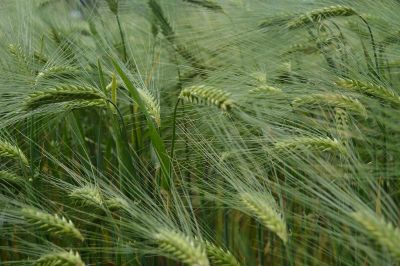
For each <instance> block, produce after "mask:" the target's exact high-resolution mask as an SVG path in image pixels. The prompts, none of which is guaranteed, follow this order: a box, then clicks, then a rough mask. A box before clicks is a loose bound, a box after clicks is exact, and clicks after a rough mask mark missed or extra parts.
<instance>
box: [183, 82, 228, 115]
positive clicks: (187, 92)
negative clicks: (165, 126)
mask: <svg viewBox="0 0 400 266" xmlns="http://www.w3.org/2000/svg"><path fill="white" fill-rule="evenodd" d="M179 98H180V99H182V100H184V101H188V102H192V103H197V104H205V105H215V106H217V107H218V108H220V109H221V110H222V111H230V110H231V109H232V108H233V107H234V106H235V104H234V101H233V100H232V99H231V98H230V94H229V93H227V92H225V91H223V90H220V89H216V88H213V87H210V86H205V85H199V86H191V87H186V88H184V89H183V90H182V91H181V93H180V95H179Z"/></svg>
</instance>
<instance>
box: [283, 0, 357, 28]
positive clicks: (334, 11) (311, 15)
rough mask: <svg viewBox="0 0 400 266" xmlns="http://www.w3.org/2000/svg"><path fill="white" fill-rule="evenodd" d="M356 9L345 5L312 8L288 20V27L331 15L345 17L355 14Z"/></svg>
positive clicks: (299, 25) (298, 25) (294, 26)
mask: <svg viewBox="0 0 400 266" xmlns="http://www.w3.org/2000/svg"><path fill="white" fill-rule="evenodd" d="M356 14H357V13H356V11H355V10H354V9H352V8H351V7H346V6H341V5H337V6H329V7H324V8H320V9H315V10H312V11H310V12H308V13H306V14H303V15H300V16H298V17H297V18H294V19H292V20H290V21H289V22H288V24H287V27H288V28H289V29H295V28H300V27H303V26H306V25H308V24H309V23H313V22H316V21H320V20H323V19H327V18H331V17H346V16H352V15H356Z"/></svg>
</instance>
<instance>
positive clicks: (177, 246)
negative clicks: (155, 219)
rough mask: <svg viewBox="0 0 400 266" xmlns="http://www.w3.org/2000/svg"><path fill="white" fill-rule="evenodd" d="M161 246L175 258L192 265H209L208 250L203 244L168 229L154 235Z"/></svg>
mask: <svg viewBox="0 0 400 266" xmlns="http://www.w3.org/2000/svg"><path fill="white" fill-rule="evenodd" d="M154 240H155V241H156V242H157V243H158V246H159V248H160V249H161V250H162V251H163V252H165V253H166V254H168V255H169V256H171V257H172V258H173V259H175V260H178V261H181V262H183V263H186V264H189V265H192V266H208V265H209V262H208V259H207V255H206V251H205V249H204V248H203V246H202V244H201V243H199V242H197V241H195V240H194V239H192V238H190V237H189V236H186V235H184V234H183V233H181V232H175V231H171V230H168V229H161V230H159V231H158V233H156V234H155V235H154Z"/></svg>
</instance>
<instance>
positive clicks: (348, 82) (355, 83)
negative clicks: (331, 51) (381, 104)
mask: <svg viewBox="0 0 400 266" xmlns="http://www.w3.org/2000/svg"><path fill="white" fill-rule="evenodd" d="M336 85H338V86H340V87H342V88H344V89H348V90H352V91H357V92H359V93H362V94H365V95H368V96H373V97H376V98H379V99H381V100H383V101H387V102H390V103H394V104H396V105H400V97H399V95H397V94H396V93H394V91H392V90H390V89H388V88H386V87H383V86H380V85H375V84H372V83H370V82H364V81H361V80H355V79H339V80H338V81H336Z"/></svg>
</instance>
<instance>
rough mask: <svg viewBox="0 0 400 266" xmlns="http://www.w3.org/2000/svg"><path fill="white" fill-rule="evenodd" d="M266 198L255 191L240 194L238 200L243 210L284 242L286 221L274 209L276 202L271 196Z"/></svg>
mask: <svg viewBox="0 0 400 266" xmlns="http://www.w3.org/2000/svg"><path fill="white" fill-rule="evenodd" d="M268 198H269V199H268V200H266V198H265V197H262V196H261V195H258V194H257V193H241V194H240V200H241V202H242V204H243V207H244V208H245V210H246V211H247V212H249V214H250V215H252V216H253V217H255V218H256V219H258V220H259V221H260V222H261V223H262V224H263V225H264V226H265V227H266V228H268V229H269V230H271V231H272V232H274V233H275V234H277V235H278V236H279V238H280V239H281V240H282V241H283V242H284V243H286V242H287V240H288V235H287V229H286V222H285V221H284V219H283V217H282V215H281V214H279V213H278V211H277V210H276V204H275V201H274V199H273V198H272V196H271V197H268Z"/></svg>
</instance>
